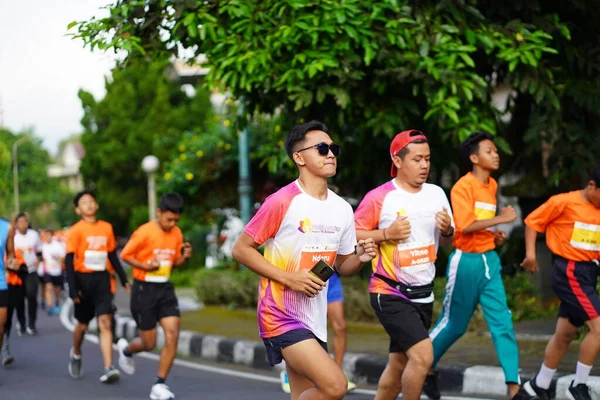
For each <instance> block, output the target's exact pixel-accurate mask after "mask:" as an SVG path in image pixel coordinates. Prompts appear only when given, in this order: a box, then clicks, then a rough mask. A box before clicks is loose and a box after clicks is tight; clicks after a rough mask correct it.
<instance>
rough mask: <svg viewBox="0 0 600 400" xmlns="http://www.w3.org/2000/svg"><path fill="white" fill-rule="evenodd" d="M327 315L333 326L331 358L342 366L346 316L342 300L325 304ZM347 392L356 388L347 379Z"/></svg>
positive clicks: (344, 351) (344, 350) (344, 349)
mask: <svg viewBox="0 0 600 400" xmlns="http://www.w3.org/2000/svg"><path fill="white" fill-rule="evenodd" d="M327 317H328V318H329V321H331V327H332V328H333V359H334V360H335V363H336V364H337V365H338V366H339V367H340V368H342V370H343V364H344V354H345V353H346V341H347V337H346V326H347V324H346V317H345V316H344V301H343V299H342V300H341V301H334V302H331V303H328V304H327ZM347 389H348V392H351V391H352V390H354V389H356V384H355V383H353V382H350V381H349V380H348V388H347Z"/></svg>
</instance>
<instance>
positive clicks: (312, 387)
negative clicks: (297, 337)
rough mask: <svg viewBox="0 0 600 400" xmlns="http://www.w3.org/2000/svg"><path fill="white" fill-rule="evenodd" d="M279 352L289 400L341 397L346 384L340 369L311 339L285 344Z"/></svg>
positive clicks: (329, 399) (344, 391)
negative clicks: (290, 391) (283, 367)
mask: <svg viewBox="0 0 600 400" xmlns="http://www.w3.org/2000/svg"><path fill="white" fill-rule="evenodd" d="M281 354H282V356H283V358H284V359H285V362H286V368H287V370H288V376H289V380H290V387H291V390H292V396H291V399H292V400H305V399H315V400H316V399H319V400H335V399H342V398H343V397H344V396H345V394H346V388H347V385H348V383H347V379H346V376H345V375H344V372H343V371H342V369H341V368H339V367H338V366H337V364H336V363H335V361H333V360H332V359H331V357H330V356H329V354H327V352H326V351H325V350H324V349H323V347H322V346H321V345H320V344H319V342H317V341H316V340H315V339H308V340H303V341H301V342H298V343H296V344H293V345H291V346H288V347H286V348H284V349H282V350H281ZM308 354H310V357H307V355H308ZM323 371H327V373H326V374H324V373H323Z"/></svg>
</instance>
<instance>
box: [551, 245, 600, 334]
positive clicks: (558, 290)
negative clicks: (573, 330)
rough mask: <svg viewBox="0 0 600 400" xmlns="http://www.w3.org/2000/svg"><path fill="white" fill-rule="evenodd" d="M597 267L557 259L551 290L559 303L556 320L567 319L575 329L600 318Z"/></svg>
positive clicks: (557, 257)
mask: <svg viewBox="0 0 600 400" xmlns="http://www.w3.org/2000/svg"><path fill="white" fill-rule="evenodd" d="M597 280H598V265H597V264H596V263H595V262H579V261H571V260H567V259H565V258H562V257H559V256H556V257H555V259H554V266H553V268H552V290H553V291H554V293H555V294H556V296H557V297H558V298H559V299H560V307H559V309H558V316H559V317H562V318H568V319H569V322H570V323H571V324H573V325H575V326H577V327H580V326H583V324H585V322H586V321H589V320H592V319H595V318H597V317H598V316H600V298H599V297H598V293H597V292H596V282H597Z"/></svg>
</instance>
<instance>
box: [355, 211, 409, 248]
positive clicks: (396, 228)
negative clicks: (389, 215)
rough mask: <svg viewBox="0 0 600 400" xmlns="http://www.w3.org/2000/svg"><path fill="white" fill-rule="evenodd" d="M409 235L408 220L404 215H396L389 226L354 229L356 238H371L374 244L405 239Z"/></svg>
mask: <svg viewBox="0 0 600 400" xmlns="http://www.w3.org/2000/svg"><path fill="white" fill-rule="evenodd" d="M409 237H410V222H409V221H408V219H407V218H406V216H402V217H398V218H397V219H396V220H395V221H394V222H392V224H391V225H390V226H388V227H387V228H384V229H374V230H372V231H365V230H360V229H357V230H356V238H357V239H358V240H359V241H360V240H367V239H373V243H374V244H375V245H378V244H380V243H381V242H385V241H387V240H406V239H408V238H409Z"/></svg>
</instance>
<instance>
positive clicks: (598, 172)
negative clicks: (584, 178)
mask: <svg viewBox="0 0 600 400" xmlns="http://www.w3.org/2000/svg"><path fill="white" fill-rule="evenodd" d="M592 180H593V181H594V182H595V183H596V187H598V188H600V163H598V164H596V166H595V167H594V171H593V172H592Z"/></svg>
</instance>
